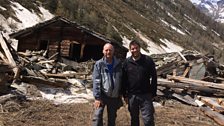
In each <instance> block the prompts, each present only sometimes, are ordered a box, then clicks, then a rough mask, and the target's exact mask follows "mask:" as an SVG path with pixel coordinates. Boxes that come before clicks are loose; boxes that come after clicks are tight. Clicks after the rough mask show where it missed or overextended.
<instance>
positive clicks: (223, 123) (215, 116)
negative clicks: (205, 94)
mask: <svg viewBox="0 0 224 126" xmlns="http://www.w3.org/2000/svg"><path fill="white" fill-rule="evenodd" d="M200 110H201V111H202V112H203V113H204V114H205V115H207V116H208V117H210V118H211V119H213V120H215V122H217V123H218V124H219V125H221V126H224V116H223V115H222V114H220V113H218V112H216V111H212V110H211V109H210V108H208V107H200Z"/></svg>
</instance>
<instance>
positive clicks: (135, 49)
mask: <svg viewBox="0 0 224 126" xmlns="http://www.w3.org/2000/svg"><path fill="white" fill-rule="evenodd" d="M129 50H130V52H131V55H132V57H133V58H135V59H137V58H139V57H140V56H141V52H140V44H139V43H138V42H137V41H136V40H133V41H131V42H130V44H129Z"/></svg>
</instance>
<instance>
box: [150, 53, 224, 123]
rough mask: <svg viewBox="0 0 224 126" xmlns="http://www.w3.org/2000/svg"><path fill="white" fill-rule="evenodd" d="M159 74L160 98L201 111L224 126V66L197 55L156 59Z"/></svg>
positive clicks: (156, 56) (166, 55)
mask: <svg viewBox="0 0 224 126" xmlns="http://www.w3.org/2000/svg"><path fill="white" fill-rule="evenodd" d="M152 57H153V59H154V61H155V63H156V67H157V74H158V77H159V79H158V85H159V87H158V95H159V96H165V97H171V98H175V99H178V100H179V101H181V102H183V103H186V104H189V105H192V106H198V107H200V110H201V111H203V112H204V113H205V114H206V115H208V116H209V117H211V118H212V119H214V120H215V121H216V122H217V123H218V124H220V125H224V115H223V114H222V113H223V112H224V98H223V96H224V78H223V77H224V65H222V64H219V63H218V62H216V61H215V59H214V57H213V56H204V55H202V54H200V53H198V52H196V51H183V52H181V53H180V52H178V53H177V52H176V53H169V54H161V55H158V54H156V55H152Z"/></svg>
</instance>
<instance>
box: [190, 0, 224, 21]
mask: <svg viewBox="0 0 224 126" xmlns="http://www.w3.org/2000/svg"><path fill="white" fill-rule="evenodd" d="M191 2H192V3H193V4H195V5H196V6H197V7H198V8H199V9H200V10H202V11H203V12H204V13H206V14H207V15H209V16H211V17H212V18H213V19H215V20H216V21H218V22H221V23H224V0H191Z"/></svg>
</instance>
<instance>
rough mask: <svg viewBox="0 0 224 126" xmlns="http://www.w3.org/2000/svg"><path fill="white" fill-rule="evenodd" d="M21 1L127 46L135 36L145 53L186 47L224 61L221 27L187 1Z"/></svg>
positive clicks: (178, 49) (25, 5) (22, 3)
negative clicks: (41, 6)
mask: <svg viewBox="0 0 224 126" xmlns="http://www.w3.org/2000/svg"><path fill="white" fill-rule="evenodd" d="M4 1H7V0H4ZM24 1H25V0H23V1H22V2H20V1H17V2H18V3H20V4H21V5H23V6H24V7H26V8H28V9H29V8H30V10H32V8H33V7H31V5H43V6H44V7H45V8H46V9H47V10H49V11H50V12H51V13H52V14H54V15H61V16H64V17H66V18H68V19H70V20H72V21H75V22H78V23H80V24H82V25H84V26H86V27H88V28H90V29H92V30H94V31H96V32H99V33H101V34H103V35H105V36H107V37H109V38H111V39H114V40H116V41H119V42H121V43H123V44H124V46H126V47H127V45H128V43H129V41H130V40H131V39H133V38H137V39H139V40H141V42H142V43H141V44H142V45H143V48H144V52H145V53H147V54H152V53H163V52H170V51H174V50H176V51H181V50H182V49H183V48H185V49H193V50H197V51H199V52H202V53H204V54H212V55H215V56H216V57H217V58H218V59H219V60H220V61H222V62H224V52H222V50H223V48H224V44H223V40H224V30H223V26H222V25H221V24H219V23H217V22H215V21H213V20H212V19H211V18H210V17H208V16H206V15H205V14H203V13H201V12H200V11H199V10H198V9H197V8H196V7H195V6H194V5H193V4H192V3H191V1H188V0H113V1H111V0H82V1H80V0H41V1H40V2H37V1H35V0H34V1H35V2H33V4H31V2H28V3H27V4H31V5H30V6H27V4H24V3H25V2H24ZM26 2H27V1H26ZM1 6H2V7H4V8H7V7H5V6H4V4H1ZM35 7H36V6H35ZM0 10H1V9H0ZM7 10H9V8H7ZM33 10H34V11H35V12H36V13H40V12H38V11H36V10H38V9H33ZM1 14H2V12H1ZM11 15H13V11H12V14H11ZM4 17H5V18H6V19H7V18H8V17H6V16H4ZM10 17H12V16H10ZM14 17H16V16H15V14H14Z"/></svg>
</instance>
